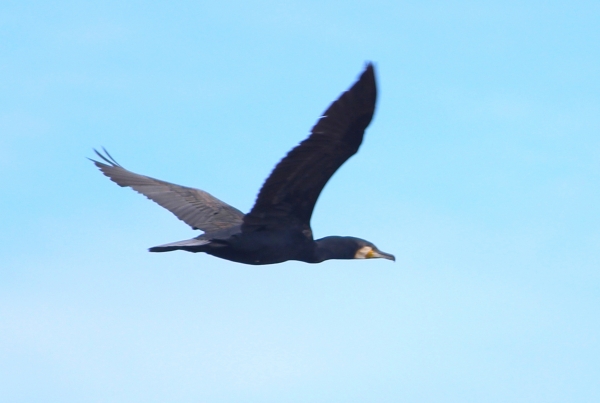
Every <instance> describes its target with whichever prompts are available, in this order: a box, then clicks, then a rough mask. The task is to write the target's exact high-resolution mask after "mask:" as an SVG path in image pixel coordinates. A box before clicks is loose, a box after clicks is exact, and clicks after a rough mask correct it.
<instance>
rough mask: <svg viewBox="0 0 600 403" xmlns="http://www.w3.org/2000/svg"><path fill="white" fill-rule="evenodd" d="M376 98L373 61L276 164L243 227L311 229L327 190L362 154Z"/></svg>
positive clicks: (245, 218)
mask: <svg viewBox="0 0 600 403" xmlns="http://www.w3.org/2000/svg"><path fill="white" fill-rule="evenodd" d="M376 98H377V89H376V84H375V72H374V69H373V65H372V64H371V63H369V64H368V65H367V67H366V69H365V71H364V72H363V73H362V75H361V76H360V78H359V79H358V81H357V82H356V83H355V84H354V85H353V86H352V87H351V88H350V89H349V90H348V91H346V92H344V93H343V94H342V95H340V97H339V98H338V99H337V100H336V101H335V102H333V103H332V104H331V106H329V108H328V109H327V110H326V111H325V113H324V114H323V116H322V117H321V118H320V119H319V121H318V122H317V124H316V125H315V126H314V127H313V129H312V132H311V135H310V136H309V137H308V138H307V139H306V140H304V141H303V142H302V143H300V144H299V145H298V146H296V148H294V149H292V150H291V151H290V152H289V153H288V154H287V155H286V156H285V157H284V158H283V159H282V160H281V161H280V162H279V164H277V166H276V167H275V169H274V170H273V172H271V175H270V176H269V177H268V178H267V180H266V181H265V183H264V184H263V186H262V188H261V190H260V192H259V194H258V197H257V199H256V203H255V204H254V207H253V208H252V210H251V211H250V213H248V214H247V215H246V216H245V217H244V227H245V228H249V227H253V226H264V227H267V228H277V227H282V226H289V225H301V226H303V227H305V228H309V227H310V217H311V215H312V212H313V209H314V207H315V203H316V202H317V198H318V197H319V194H320V193H321V191H322V190H323V187H324V186H325V184H326V183H327V181H328V180H329V178H331V176H332V175H333V174H334V173H335V171H336V170H337V169H338V168H339V167H340V166H341V165H342V164H343V163H344V162H346V160H347V159H348V158H350V157H351V156H352V155H354V154H355V153H356V152H357V151H358V147H359V146H360V144H361V142H362V139H363V134H364V132H365V129H366V128H367V126H368V125H369V123H370V122H371V119H372V117H373V112H374V111H375V101H376Z"/></svg>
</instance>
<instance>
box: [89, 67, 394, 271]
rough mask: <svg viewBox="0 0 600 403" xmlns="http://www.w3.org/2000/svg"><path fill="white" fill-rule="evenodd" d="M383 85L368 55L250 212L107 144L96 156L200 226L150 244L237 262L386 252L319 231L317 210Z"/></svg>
mask: <svg viewBox="0 0 600 403" xmlns="http://www.w3.org/2000/svg"><path fill="white" fill-rule="evenodd" d="M376 98H377V88H376V84H375V72H374V68H373V65H372V64H371V63H368V64H367V66H366V68H365V70H364V72H363V73H362V74H361V76H360V78H359V79H358V81H357V82H356V83H355V84H354V85H353V86H352V87H351V88H350V89H349V90H348V91H346V92H344V93H343V94H342V95H340V97H339V98H338V99H337V100H336V101H335V102H333V103H332V104H331V105H330V106H329V108H328V109H327V110H326V111H325V113H324V114H323V116H321V118H320V119H319V121H318V122H317V124H316V125H315V126H314V127H313V129H312V132H311V134H310V136H309V137H308V138H307V139H305V140H304V141H302V142H301V143H300V144H299V145H298V146H296V147H295V148H294V149H292V150H291V151H290V152H289V153H288V154H287V155H286V156H285V157H284V158H283V159H282V160H281V161H280V162H279V164H277V166H276V167H275V169H274V170H273V172H271V175H270V176H269V177H268V178H267V180H266V181H265V183H264V184H263V186H262V188H261V190H260V192H259V193H258V197H257V198H256V203H255V204H254V207H252V210H250V212H249V213H248V214H246V215H244V214H243V213H242V212H241V211H239V210H238V209H236V208H235V207H232V206H230V205H228V204H227V203H223V202H222V201H221V200H218V199H217V198H215V197H214V196H211V195H210V194H208V193H206V192H204V191H202V190H199V189H194V188H189V187H184V186H179V185H175V184H172V183H168V182H163V181H161V180H158V179H153V178H150V177H147V176H142V175H138V174H135V173H133V172H131V171H128V170H126V169H125V168H123V167H122V166H121V165H119V164H118V163H117V162H116V161H115V160H114V158H112V156H111V155H110V154H109V153H108V152H107V151H106V150H104V155H103V154H101V153H99V152H98V151H96V150H94V151H95V152H96V154H97V155H98V156H99V157H100V158H101V159H102V160H103V161H104V162H100V161H96V160H92V161H93V162H94V164H96V166H97V167H98V168H100V170H101V171H102V173H104V175H106V176H108V177H109V178H110V179H111V180H112V181H113V182H115V183H116V184H118V185H119V186H129V187H131V188H132V189H133V190H135V191H137V192H139V193H141V194H143V195H144V196H146V197H147V198H149V199H150V200H153V201H154V202H156V203H158V204H160V205H161V206H163V207H164V208H166V209H167V210H169V211H170V212H172V213H173V214H175V216H177V218H179V219H180V220H182V221H183V222H185V223H186V224H188V225H190V226H191V227H192V228H193V229H200V230H202V231H204V233H203V234H202V235H200V236H198V237H196V238H192V239H188V240H185V241H179V242H173V243H169V244H165V245H160V246H155V247H152V248H150V252H169V251H172V250H179V249H180V250H185V251H188V252H205V253H208V254H209V255H213V256H216V257H219V258H222V259H227V260H232V261H234V262H239V263H246V264H253V265H260V264H272V263H280V262H285V261H287V260H299V261H303V262H308V263H319V262H322V261H324V260H328V259H369V258H384V259H390V260H396V259H395V258H394V256H393V255H391V254H389V253H385V252H382V251H380V250H379V249H377V248H376V247H375V245H373V244H372V243H371V242H368V241H365V240H363V239H359V238H354V237H340V236H328V237H325V238H321V239H317V240H314V239H313V234H312V230H311V228H310V217H311V215H312V212H313V208H314V206H315V203H316V202H317V198H318V197H319V194H320V193H321V190H322V189H323V187H324V186H325V184H326V183H327V181H328V180H329V178H331V176H332V175H333V174H334V172H335V171H336V170H337V169H338V168H339V167H340V166H341V165H342V164H343V163H344V162H346V160H347V159H348V158H350V157H351V156H352V155H354V154H355V153H356V152H357V151H358V147H359V146H360V144H361V142H362V139H363V134H364V131H365V129H366V128H367V126H368V125H369V123H370V122H371V119H372V117H373V112H374V111H375V100H376Z"/></svg>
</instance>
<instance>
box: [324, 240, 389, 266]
mask: <svg viewBox="0 0 600 403" xmlns="http://www.w3.org/2000/svg"><path fill="white" fill-rule="evenodd" d="M315 242H316V244H317V251H316V253H317V258H318V261H320V262H322V261H323V260H329V259H374V258H383V259H388V260H393V261H396V258H395V257H394V255H392V254H389V253H385V252H382V251H380V250H379V249H377V247H376V246H375V245H373V244H372V243H371V242H369V241H365V240H364V239H360V238H355V237H351V236H328V237H325V238H321V239H318V240H316V241H315Z"/></svg>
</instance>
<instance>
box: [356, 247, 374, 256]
mask: <svg viewBox="0 0 600 403" xmlns="http://www.w3.org/2000/svg"><path fill="white" fill-rule="evenodd" d="M371 252H373V248H371V247H370V246H363V247H362V248H360V249H359V250H357V251H356V253H355V254H354V259H366V258H367V257H369V256H367V255H369V254H370V253H371Z"/></svg>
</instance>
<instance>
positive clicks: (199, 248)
mask: <svg viewBox="0 0 600 403" xmlns="http://www.w3.org/2000/svg"><path fill="white" fill-rule="evenodd" d="M208 244H210V241H209V240H208V239H197V238H192V239H186V240H185V241H178V242H171V243H167V244H164V245H159V246H153V247H152V248H150V249H148V250H149V251H150V252H171V251H173V250H185V251H188V252H204V251H205V250H206V245H208Z"/></svg>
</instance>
